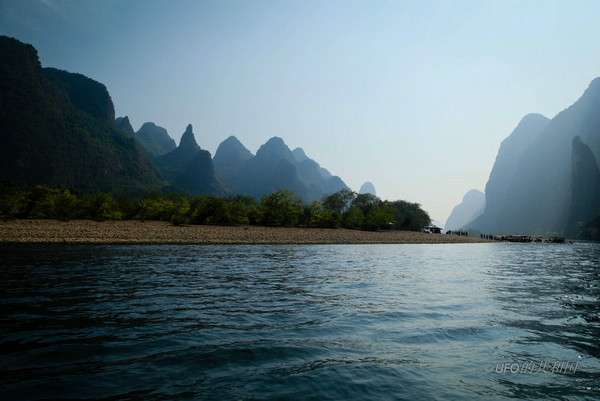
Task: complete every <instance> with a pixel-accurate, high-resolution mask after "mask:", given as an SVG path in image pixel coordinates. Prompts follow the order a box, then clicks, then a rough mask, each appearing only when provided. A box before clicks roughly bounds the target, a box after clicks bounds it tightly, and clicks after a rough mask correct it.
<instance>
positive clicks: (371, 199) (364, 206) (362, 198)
mask: <svg viewBox="0 0 600 401" xmlns="http://www.w3.org/2000/svg"><path fill="white" fill-rule="evenodd" d="M380 204H381V200H380V199H379V198H378V197H376V196H375V195H373V194H369V193H367V194H358V195H356V197H355V198H354V200H353V201H352V207H355V208H358V209H360V210H361V211H362V212H363V214H364V215H365V216H367V215H368V214H369V211H370V210H371V208H372V207H373V206H377V205H380Z"/></svg>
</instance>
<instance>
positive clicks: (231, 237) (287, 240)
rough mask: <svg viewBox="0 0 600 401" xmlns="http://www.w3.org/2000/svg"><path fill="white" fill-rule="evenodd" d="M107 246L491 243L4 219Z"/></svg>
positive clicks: (16, 235) (9, 230)
mask: <svg viewBox="0 0 600 401" xmlns="http://www.w3.org/2000/svg"><path fill="white" fill-rule="evenodd" d="M27 242H29V243H103V244H439V243H475V242H490V241H487V240H483V239H480V238H467V237H459V236H455V235H445V234H428V233H421V232H412V231H379V232H373V231H360V230H347V229H342V228H339V229H321V228H293V227H259V226H203V225H185V226H174V225H172V224H170V223H168V222H162V221H146V222H141V221H104V222H96V221H90V220H72V221H69V222H62V221H56V220H11V221H7V222H0V243H27Z"/></svg>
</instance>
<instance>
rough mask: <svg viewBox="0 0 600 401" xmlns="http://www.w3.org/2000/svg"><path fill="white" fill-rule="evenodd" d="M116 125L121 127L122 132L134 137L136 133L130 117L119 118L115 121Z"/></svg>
mask: <svg viewBox="0 0 600 401" xmlns="http://www.w3.org/2000/svg"><path fill="white" fill-rule="evenodd" d="M115 124H117V127H119V129H120V130H121V132H122V133H124V134H125V135H127V136H133V134H134V133H135V131H134V130H133V127H132V126H131V122H129V117H128V116H125V117H118V118H117V119H116V120H115Z"/></svg>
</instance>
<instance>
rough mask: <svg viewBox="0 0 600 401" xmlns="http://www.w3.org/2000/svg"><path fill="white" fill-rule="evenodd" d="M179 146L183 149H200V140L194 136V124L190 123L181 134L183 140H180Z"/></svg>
mask: <svg viewBox="0 0 600 401" xmlns="http://www.w3.org/2000/svg"><path fill="white" fill-rule="evenodd" d="M179 147H180V148H181V149H193V150H194V151H199V150H200V146H199V145H198V142H196V137H195V136H194V132H193V131H192V124H188V126H187V128H186V129H185V132H184V133H183V135H182V136H181V140H180V141H179Z"/></svg>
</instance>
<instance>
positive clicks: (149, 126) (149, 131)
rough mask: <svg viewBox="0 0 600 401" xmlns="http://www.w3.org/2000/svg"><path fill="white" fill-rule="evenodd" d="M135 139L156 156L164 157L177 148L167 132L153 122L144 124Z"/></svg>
mask: <svg viewBox="0 0 600 401" xmlns="http://www.w3.org/2000/svg"><path fill="white" fill-rule="evenodd" d="M134 138H135V139H136V140H137V141H138V142H139V143H141V144H142V145H143V146H144V148H146V150H147V151H148V152H149V153H150V154H152V155H154V156H161V155H164V154H166V153H169V152H170V151H172V150H173V149H175V148H176V147H177V145H176V144H175V141H174V140H173V138H171V137H170V136H169V133H168V132H167V130H166V129H164V128H163V127H159V126H157V125H156V124H154V123H153V122H146V123H144V124H143V125H142V127H141V128H140V129H139V131H138V132H136V133H135V135H134Z"/></svg>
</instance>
